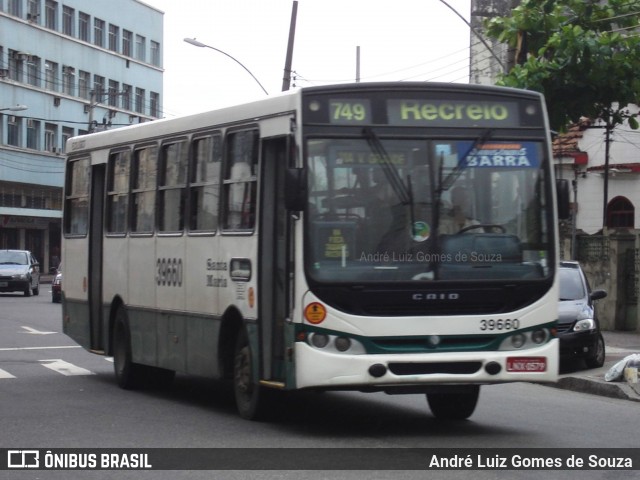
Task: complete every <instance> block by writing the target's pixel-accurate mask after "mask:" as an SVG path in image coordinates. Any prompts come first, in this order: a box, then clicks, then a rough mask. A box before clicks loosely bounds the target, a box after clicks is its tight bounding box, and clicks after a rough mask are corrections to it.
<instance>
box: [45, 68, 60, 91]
mask: <svg viewBox="0 0 640 480" xmlns="http://www.w3.org/2000/svg"><path fill="white" fill-rule="evenodd" d="M44 63H45V72H44V79H45V85H44V88H46V89H47V90H52V91H54V92H55V91H58V64H57V63H55V62H51V61H49V60H47V61H46V62H44Z"/></svg>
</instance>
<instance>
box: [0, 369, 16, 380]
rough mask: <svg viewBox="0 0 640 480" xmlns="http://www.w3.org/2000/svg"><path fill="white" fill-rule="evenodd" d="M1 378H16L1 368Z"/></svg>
mask: <svg viewBox="0 0 640 480" xmlns="http://www.w3.org/2000/svg"><path fill="white" fill-rule="evenodd" d="M0 378H16V377H14V376H13V375H11V374H10V373H9V372H7V371H5V370H2V369H1V368H0Z"/></svg>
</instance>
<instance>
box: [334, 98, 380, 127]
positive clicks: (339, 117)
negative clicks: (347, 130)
mask: <svg viewBox="0 0 640 480" xmlns="http://www.w3.org/2000/svg"><path fill="white" fill-rule="evenodd" d="M371 120H372V117H371V102H370V101H369V100H368V99H348V98H341V99H339V100H335V99H331V100H329V121H330V122H331V123H334V124H339V125H360V124H362V125H366V124H370V123H371Z"/></svg>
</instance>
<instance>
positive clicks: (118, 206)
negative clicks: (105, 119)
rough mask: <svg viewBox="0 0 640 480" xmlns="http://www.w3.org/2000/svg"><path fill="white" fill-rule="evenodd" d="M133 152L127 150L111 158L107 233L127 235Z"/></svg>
mask: <svg viewBox="0 0 640 480" xmlns="http://www.w3.org/2000/svg"><path fill="white" fill-rule="evenodd" d="M130 168H131V152H130V151H129V150H125V151H122V152H117V153H112V154H111V156H110V157H109V173H108V179H107V185H108V187H107V222H106V223H107V232H108V233H126V231H127V210H128V207H129V169H130Z"/></svg>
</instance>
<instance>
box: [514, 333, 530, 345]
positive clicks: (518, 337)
mask: <svg viewBox="0 0 640 480" xmlns="http://www.w3.org/2000/svg"><path fill="white" fill-rule="evenodd" d="M526 342H527V337H525V336H524V335H523V334H522V333H516V334H515V335H513V336H512V337H511V345H513V346H514V348H522V346H523V345H524V344H525V343H526Z"/></svg>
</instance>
